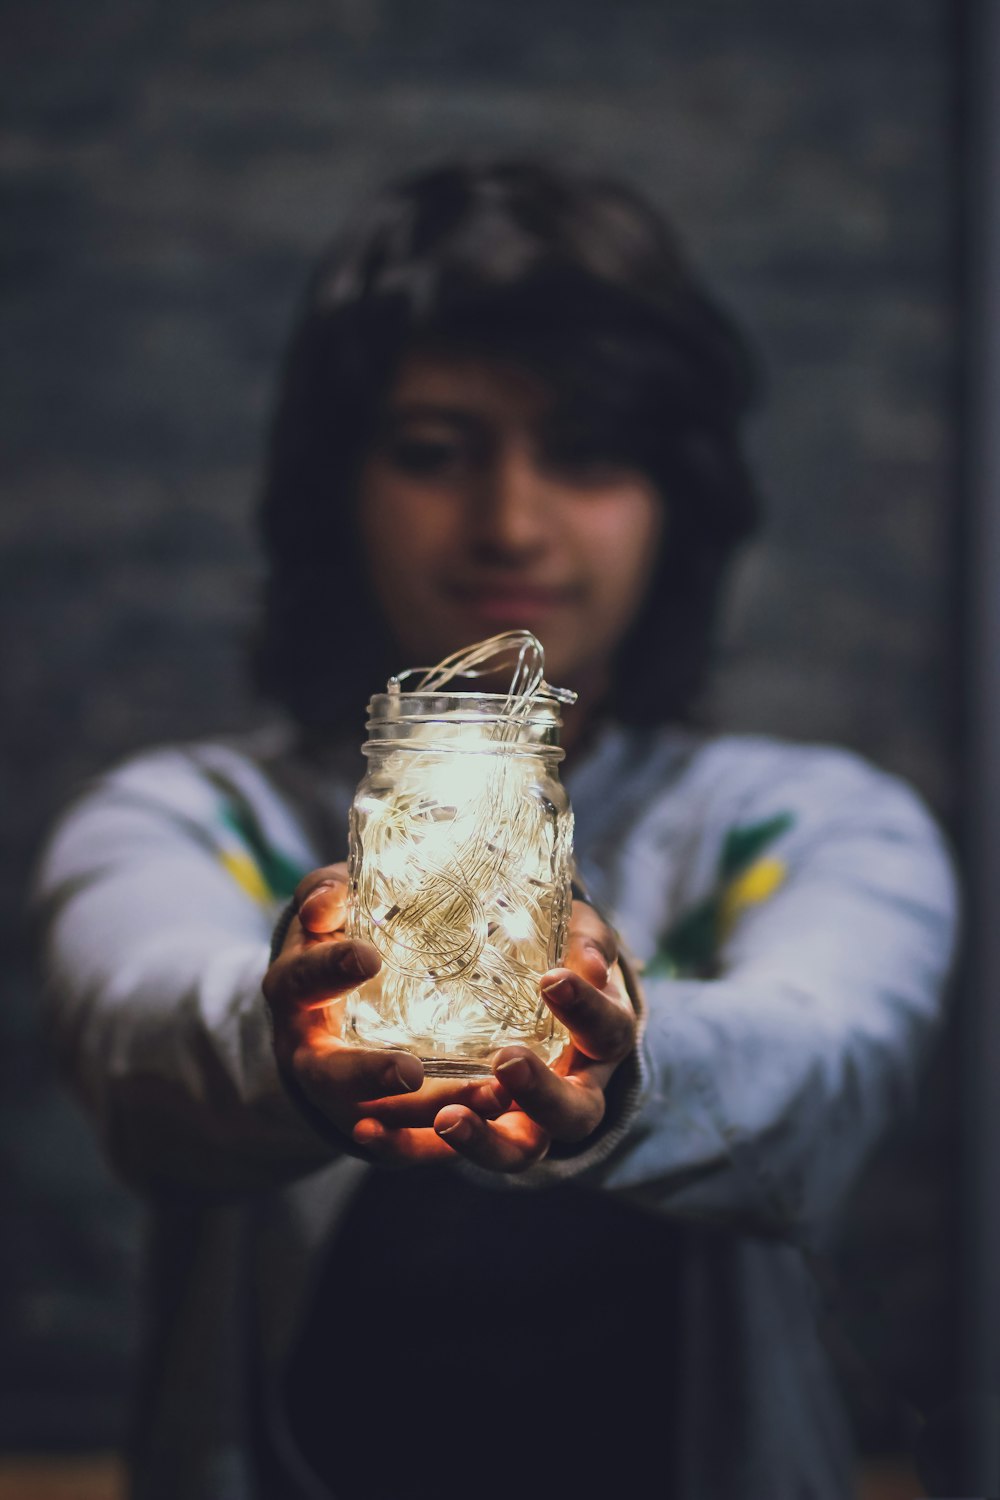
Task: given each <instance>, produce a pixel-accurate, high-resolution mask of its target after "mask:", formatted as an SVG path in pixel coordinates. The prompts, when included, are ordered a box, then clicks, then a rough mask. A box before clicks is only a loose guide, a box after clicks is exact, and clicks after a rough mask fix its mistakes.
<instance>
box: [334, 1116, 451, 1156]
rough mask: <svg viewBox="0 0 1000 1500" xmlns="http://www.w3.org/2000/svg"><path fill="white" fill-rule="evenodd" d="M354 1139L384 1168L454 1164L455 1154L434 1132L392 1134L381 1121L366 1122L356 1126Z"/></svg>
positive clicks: (414, 1131) (412, 1131)
mask: <svg viewBox="0 0 1000 1500" xmlns="http://www.w3.org/2000/svg"><path fill="white" fill-rule="evenodd" d="M351 1139H352V1140H353V1141H354V1143H355V1145H357V1146H363V1147H364V1148H365V1150H366V1151H367V1152H368V1153H369V1155H370V1156H371V1157H372V1158H373V1160H375V1161H377V1162H379V1163H380V1165H382V1166H385V1167H408V1166H431V1165H433V1164H434V1163H435V1162H443V1161H454V1160H455V1153H454V1151H453V1150H452V1149H451V1147H450V1146H449V1145H448V1144H447V1143H446V1142H445V1141H443V1140H442V1139H441V1137H440V1136H439V1135H437V1133H436V1132H435V1131H433V1130H407V1129H404V1130H391V1129H389V1128H387V1127H386V1126H385V1125H383V1124H382V1123H381V1121H379V1120H375V1119H368V1118H366V1119H363V1120H359V1121H358V1122H357V1124H356V1125H355V1126H354V1129H353V1130H352V1131H351Z"/></svg>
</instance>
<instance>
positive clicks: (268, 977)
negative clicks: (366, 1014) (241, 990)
mask: <svg viewBox="0 0 1000 1500" xmlns="http://www.w3.org/2000/svg"><path fill="white" fill-rule="evenodd" d="M381 967H382V960H381V958H380V957H379V955H378V952H377V951H376V949H374V948H373V947H372V945H371V943H365V942H362V941H361V940H360V939H355V938H343V939H342V940H340V941H339V942H338V941H337V940H333V941H331V942H328V943H317V944H315V945H314V946H310V947H306V948H301V949H299V951H298V952H295V951H293V952H291V953H285V954H282V956H281V957H280V958H278V959H276V960H275V961H274V963H273V964H272V965H271V967H270V968H269V969H268V971H267V973H266V974H265V975H264V982H263V990H264V998H265V1000H266V1001H267V1003H268V1005H269V1006H270V1007H271V1010H272V1011H273V1012H274V1013H275V1017H276V1018H277V1017H278V1015H279V1014H280V1013H283V1012H287V1011H295V1010H309V1009H311V1008H313V1007H315V1006H323V1005H326V1004H328V1003H329V1002H330V1000H335V999H337V998H338V997H339V996H340V995H346V994H347V993H348V992H349V991H350V990H355V989H357V987H358V985H359V984H363V983H364V981H365V980H366V979H370V978H371V977H372V975H373V974H377V973H378V971H379V969H380V968H381Z"/></svg>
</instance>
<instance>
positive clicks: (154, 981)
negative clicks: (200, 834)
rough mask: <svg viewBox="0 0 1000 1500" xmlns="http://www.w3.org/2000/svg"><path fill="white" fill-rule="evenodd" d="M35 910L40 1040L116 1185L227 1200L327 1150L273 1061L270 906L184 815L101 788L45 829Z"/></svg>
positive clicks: (293, 1171) (319, 1159)
mask: <svg viewBox="0 0 1000 1500" xmlns="http://www.w3.org/2000/svg"><path fill="white" fill-rule="evenodd" d="M35 905H36V909H37V913H38V918H39V921H40V924H41V928H42V932H41V937H42V945H43V953H44V959H43V963H44V981H45V995H46V1020H47V1026H48V1029H49V1033H50V1036H51V1038H52V1041H53V1045H54V1047H55V1049H56V1051H57V1053H58V1055H59V1058H60V1060H61V1063H62V1066H63V1069H64V1071H65V1073H66V1074H67V1076H68V1077H69V1078H70V1080H71V1082H72V1084H73V1086H74V1088H75V1089H76V1091H77V1092H78V1094H79V1095H80V1096H81V1098H82V1099H83V1101H84V1103H85V1105H86V1107H87V1109H88V1111H89V1112H90V1113H91V1115H92V1116H93V1118H94V1121H95V1124H96V1127H97V1130H98V1133H99V1135H100V1138H101V1140H102V1142H103V1144H104V1147H105V1150H106V1152H107V1154H108V1156H109V1157H110V1159H111V1161H112V1162H113V1163H114V1165H115V1166H116V1168H117V1169H118V1170H119V1171H120V1172H121V1173H122V1175H123V1176H125V1177H126V1178H127V1179H128V1180H129V1181H130V1182H131V1183H133V1184H134V1185H136V1186H137V1187H139V1188H141V1189H144V1190H149V1191H158V1192H162V1191H170V1190H173V1189H180V1190H184V1191H192V1190H194V1191H199V1192H208V1193H224V1194H229V1193H235V1192H242V1191H250V1190H254V1189H256V1188H261V1187H267V1186H270V1185H272V1184H274V1183H276V1182H280V1181H283V1180H287V1179H288V1178H290V1177H293V1176H295V1175H299V1174H301V1173H303V1172H307V1171H309V1170H311V1169H312V1168H314V1167H316V1166H319V1165H321V1164H323V1163H324V1162H327V1161H329V1160H330V1159H331V1156H332V1155H333V1154H334V1149H335V1148H334V1147H332V1146H331V1145H330V1144H329V1143H328V1142H326V1141H324V1140H323V1139H322V1138H321V1137H319V1136H318V1135H317V1134H316V1132H315V1131H314V1130H313V1129H312V1128H311V1127H310V1125H309V1124H308V1123H307V1121H306V1120H305V1119H304V1118H303V1116H302V1115H301V1114H300V1113H299V1112H298V1111H297V1110H296V1108H295V1106H294V1104H293V1103H292V1101H291V1099H290V1098H289V1096H288V1095H287V1093H286V1091H285V1089H284V1087H283V1085H282V1082H281V1080H280V1077H279V1075H278V1070H277V1067H276V1064H275V1060H274V1053H273V1048H272V1046H271V1034H270V1022H269V1017H268V1012H267V1007H266V1005H265V1003H264V999H263V995H262V993H261V980H262V978H263V975H264V972H265V970H266V967H267V959H268V937H269V932H270V927H271V923H272V920H273V913H272V912H271V911H270V910H269V909H268V908H267V907H266V906H265V905H263V904H262V903H260V902H255V901H253V900H251V899H250V898H248V896H247V895H246V893H245V892H244V891H243V890H242V889H241V888H240V887H239V885H238V884H237V883H236V882H234V881H233V880H232V879H231V877H230V876H229V874H228V873H227V871H226V869H225V867H224V866H223V865H222V864H221V863H220V862H219V861H218V860H217V859H215V858H213V857H211V854H210V853H207V852H206V850H205V849H204V848H203V847H200V846H199V845H198V843H197V842H196V841H195V840H193V839H192V837H191V836H190V834H189V832H188V830H187V829H186V828H185V827H184V826H183V825H181V824H180V823H179V822H177V821H171V819H170V818H169V817H166V816H164V815H163V814H162V813H161V811H160V810H159V809H155V808H152V807H147V806H140V805H138V804H136V803H135V802H134V801H132V802H125V801H123V800H122V799H121V798H120V797H118V796H116V793H115V788H114V786H113V784H112V785H110V786H105V787H102V788H100V789H99V790H98V791H97V792H96V793H95V794H93V795H92V796H91V797H89V798H88V799H86V800H85V801H84V802H83V803H81V804H80V805H79V806H78V807H77V808H75V809H73V810H72V811H71V813H70V814H69V815H68V816H67V817H66V818H65V819H64V821H63V823H62V825H61V826H60V828H59V829H58V830H57V833H56V835H55V838H54V839H53V841H52V843H51V844H50V846H49V848H48V850H47V851H46V854H45V857H44V859H43V861H42V865H41V869H40V873H39V878H38V882H37V889H36V896H35Z"/></svg>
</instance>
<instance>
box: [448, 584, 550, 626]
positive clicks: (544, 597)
mask: <svg viewBox="0 0 1000 1500" xmlns="http://www.w3.org/2000/svg"><path fill="white" fill-rule="evenodd" d="M447 593H448V594H449V595H450V597H451V598H452V599H454V600H456V602H457V603H459V604H460V605H461V606H462V607H463V609H464V610H465V611H466V612H467V613H469V614H472V615H475V616H477V617H478V618H479V619H482V620H488V621H491V622H500V623H503V622H517V621H519V620H520V621H531V620H540V619H543V618H545V617H547V616H548V615H551V614H554V613H555V611H556V610H559V609H565V608H566V607H567V606H568V605H571V604H573V603H574V602H575V601H576V599H577V597H578V593H579V590H577V589H575V588H573V587H572V586H570V585H550V584H528V583H515V582H513V581H512V582H510V583H500V582H493V581H491V580H483V581H482V582H481V583H477V582H474V581H469V582H464V583H460V584H454V583H453V584H451V585H450V586H449V587H448V588H447Z"/></svg>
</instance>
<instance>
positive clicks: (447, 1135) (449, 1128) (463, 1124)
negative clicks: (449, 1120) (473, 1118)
mask: <svg viewBox="0 0 1000 1500" xmlns="http://www.w3.org/2000/svg"><path fill="white" fill-rule="evenodd" d="M435 1129H436V1130H437V1133H438V1135H439V1136H441V1137H443V1138H444V1139H445V1140H449V1141H467V1140H468V1139H469V1136H470V1135H471V1134H472V1126H471V1125H470V1124H469V1122H468V1120H456V1121H455V1123H454V1124H453V1125H444V1126H441V1125H438V1126H435Z"/></svg>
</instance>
